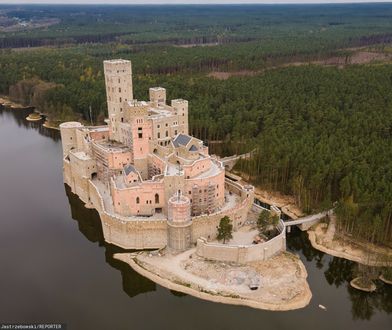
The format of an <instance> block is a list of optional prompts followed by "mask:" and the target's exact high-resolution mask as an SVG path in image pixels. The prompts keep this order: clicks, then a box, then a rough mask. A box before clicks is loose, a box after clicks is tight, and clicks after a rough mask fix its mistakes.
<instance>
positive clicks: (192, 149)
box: [189, 144, 197, 151]
mask: <svg viewBox="0 0 392 330" xmlns="http://www.w3.org/2000/svg"><path fill="white" fill-rule="evenodd" d="M189 151H197V148H196V146H195V145H194V144H192V147H190V148H189Z"/></svg>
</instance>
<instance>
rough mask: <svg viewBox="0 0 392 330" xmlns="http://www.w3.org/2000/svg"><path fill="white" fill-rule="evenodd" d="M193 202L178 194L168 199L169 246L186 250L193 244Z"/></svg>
mask: <svg viewBox="0 0 392 330" xmlns="http://www.w3.org/2000/svg"><path fill="white" fill-rule="evenodd" d="M191 225H192V221H191V203H190V200H189V198H188V197H186V196H183V195H181V194H176V195H175V196H173V197H171V198H170V199H169V201H168V247H169V248H170V249H172V250H175V251H184V250H186V249H189V248H190V247H191V245H192V235H191V234H192V232H191Z"/></svg>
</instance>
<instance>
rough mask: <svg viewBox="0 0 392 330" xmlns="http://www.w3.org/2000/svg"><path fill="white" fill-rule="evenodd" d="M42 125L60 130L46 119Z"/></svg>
mask: <svg viewBox="0 0 392 330" xmlns="http://www.w3.org/2000/svg"><path fill="white" fill-rule="evenodd" d="M42 126H43V127H45V128H50V129H55V130H57V131H59V130H60V128H59V127H57V126H52V125H50V124H49V123H48V121H45V122H44V123H43V124H42Z"/></svg>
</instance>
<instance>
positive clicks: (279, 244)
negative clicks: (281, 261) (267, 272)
mask: <svg viewBox="0 0 392 330" xmlns="http://www.w3.org/2000/svg"><path fill="white" fill-rule="evenodd" d="M278 229H279V231H280V233H279V234H278V235H277V236H275V237H274V238H272V239H270V240H269V241H267V242H264V243H259V244H251V245H235V246H234V245H225V244H219V243H209V242H208V241H207V239H205V238H203V237H201V238H199V239H198V240H197V248H196V253H197V255H198V256H200V257H203V258H206V259H211V260H218V261H226V262H237V263H247V262H251V261H261V260H267V259H269V258H271V257H273V256H274V255H276V254H278V253H280V252H284V251H286V234H285V230H284V229H285V226H284V223H283V221H280V222H279V225H278Z"/></svg>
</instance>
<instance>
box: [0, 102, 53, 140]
mask: <svg viewBox="0 0 392 330" xmlns="http://www.w3.org/2000/svg"><path fill="white" fill-rule="evenodd" d="M33 110H34V108H28V109H12V108H7V107H3V106H1V105H0V111H4V112H8V113H12V115H13V117H14V119H15V122H16V124H17V125H18V126H19V127H22V128H27V129H34V130H37V131H38V132H39V134H41V135H43V136H47V137H50V138H51V139H53V140H54V141H58V140H60V132H59V131H58V130H56V129H50V128H46V127H44V126H42V124H43V123H44V121H45V120H44V119H41V120H37V121H28V120H26V117H27V116H28V115H29V114H30V113H32V112H33Z"/></svg>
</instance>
